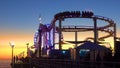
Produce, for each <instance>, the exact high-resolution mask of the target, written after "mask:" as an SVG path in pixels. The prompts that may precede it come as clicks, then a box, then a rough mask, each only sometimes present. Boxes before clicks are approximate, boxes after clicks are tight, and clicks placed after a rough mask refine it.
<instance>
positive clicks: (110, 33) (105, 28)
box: [48, 11, 115, 39]
mask: <svg viewBox="0 0 120 68" xmlns="http://www.w3.org/2000/svg"><path fill="white" fill-rule="evenodd" d="M85 13H86V14H85ZM65 18H90V19H94V18H96V19H97V20H103V21H105V22H106V23H108V25H105V26H102V27H97V30H99V31H103V32H106V33H108V35H106V36H103V37H100V38H99V39H104V38H108V37H110V36H113V35H114V31H113V30H111V29H108V28H109V27H114V25H115V23H114V21H113V20H112V19H110V18H107V17H103V16H98V15H93V13H92V12H84V14H83V12H82V13H80V12H79V11H73V12H68V11H66V12H62V13H58V14H56V15H55V17H54V19H53V21H52V23H51V26H50V27H49V28H48V29H49V30H51V29H52V28H53V27H54V26H53V25H55V22H56V21H57V20H59V19H65ZM91 27H92V26H91ZM91 27H88V28H86V26H85V27H84V26H81V27H79V26H78V27H75V26H70V27H69V26H67V27H65V26H63V27H62V31H65V30H68V31H74V30H77V31H78V30H79V31H93V30H94V27H92V28H91Z"/></svg>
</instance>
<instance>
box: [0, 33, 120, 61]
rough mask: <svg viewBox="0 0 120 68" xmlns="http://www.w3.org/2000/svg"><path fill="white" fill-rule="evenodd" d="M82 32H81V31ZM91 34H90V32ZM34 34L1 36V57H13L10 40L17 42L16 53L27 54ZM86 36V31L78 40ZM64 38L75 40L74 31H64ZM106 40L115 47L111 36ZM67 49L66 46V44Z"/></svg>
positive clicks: (119, 34)
mask: <svg viewBox="0 0 120 68" xmlns="http://www.w3.org/2000/svg"><path fill="white" fill-rule="evenodd" d="M79 34H80V33H79ZM89 35H90V34H89ZM33 36H34V35H32V34H28V35H27V34H25V35H12V36H10V35H8V36H6V35H2V36H1V37H0V52H1V53H0V59H11V47H10V45H9V42H10V41H14V43H15V47H14V55H18V54H20V53H21V52H23V51H24V52H25V55H26V48H27V45H26V43H29V44H30V46H32V45H33V43H34V41H33V38H34V37H33ZM85 36H88V34H86V33H81V34H80V35H79V36H78V38H79V39H78V40H81V39H83V38H84V37H85ZM118 36H119V37H120V33H118ZM64 40H65V41H66V40H75V39H74V33H71V34H70V33H64ZM105 42H110V44H111V47H112V48H114V47H113V41H112V39H111V38H108V39H106V40H105ZM64 47H65V49H66V46H64Z"/></svg>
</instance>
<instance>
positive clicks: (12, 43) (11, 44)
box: [9, 42, 15, 68]
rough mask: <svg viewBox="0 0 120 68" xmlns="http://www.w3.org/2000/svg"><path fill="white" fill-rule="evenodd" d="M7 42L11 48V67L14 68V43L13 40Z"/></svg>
mask: <svg viewBox="0 0 120 68" xmlns="http://www.w3.org/2000/svg"><path fill="white" fill-rule="evenodd" d="M9 44H10V46H11V48H12V60H11V64H12V68H14V59H13V48H14V46H15V43H14V42H10V43H9Z"/></svg>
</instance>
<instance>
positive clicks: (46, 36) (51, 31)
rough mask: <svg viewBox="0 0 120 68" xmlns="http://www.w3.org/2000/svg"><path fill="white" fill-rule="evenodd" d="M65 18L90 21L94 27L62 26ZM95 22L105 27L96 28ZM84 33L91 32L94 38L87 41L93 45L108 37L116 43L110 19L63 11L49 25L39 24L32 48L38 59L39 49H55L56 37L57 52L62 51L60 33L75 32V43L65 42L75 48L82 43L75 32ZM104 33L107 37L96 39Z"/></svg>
mask: <svg viewBox="0 0 120 68" xmlns="http://www.w3.org/2000/svg"><path fill="white" fill-rule="evenodd" d="M67 18H86V19H88V18H89V19H92V20H93V23H94V25H93V26H69V25H68V26H62V21H64V20H65V19H67ZM97 20H101V21H105V22H106V23H107V25H104V26H100V27H99V26H97ZM57 21H58V22H59V25H58V26H56V22H57ZM85 31H93V32H94V37H89V38H87V39H86V40H85V41H87V40H88V39H92V40H94V43H99V41H100V40H104V39H105V38H108V37H113V38H114V44H115V41H116V24H115V23H114V21H113V20H112V19H110V18H107V17H103V16H98V15H94V13H93V12H91V11H71V12H70V11H65V12H60V13H57V14H56V15H55V16H54V19H53V20H52V22H51V24H47V25H46V24H42V23H40V24H39V28H38V31H37V32H36V33H35V36H34V46H35V48H36V51H37V52H38V53H39V55H38V57H40V56H41V49H42V48H44V49H45V50H46V51H47V50H52V49H54V48H55V44H56V40H55V39H56V36H58V44H59V50H62V46H61V45H62V44H61V43H62V42H63V39H64V38H63V34H62V32H75V41H67V42H70V43H74V44H75V45H76V46H77V44H78V43H83V42H84V41H78V40H77V38H78V36H77V32H85ZM98 31H101V32H105V33H107V35H105V36H102V37H98V35H99V32H98Z"/></svg>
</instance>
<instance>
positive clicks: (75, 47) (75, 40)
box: [75, 26, 77, 48]
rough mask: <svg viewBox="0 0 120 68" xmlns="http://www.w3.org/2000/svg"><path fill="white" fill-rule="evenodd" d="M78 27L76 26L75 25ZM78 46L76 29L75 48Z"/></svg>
mask: <svg viewBox="0 0 120 68" xmlns="http://www.w3.org/2000/svg"><path fill="white" fill-rule="evenodd" d="M75 28H76V26H75ZM76 47H77V31H75V48H76Z"/></svg>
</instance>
